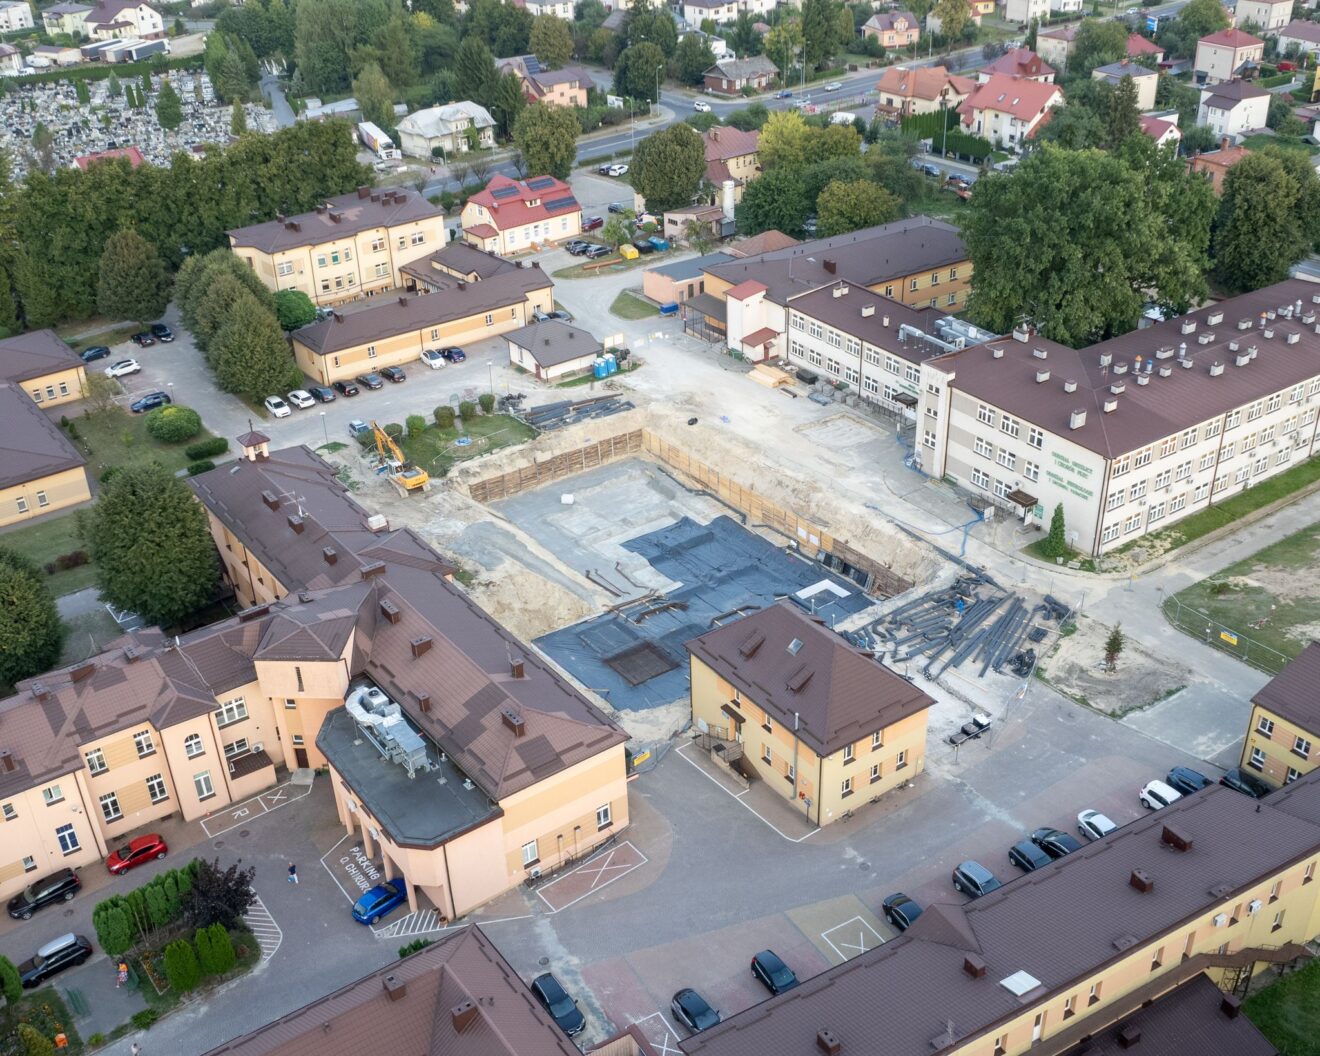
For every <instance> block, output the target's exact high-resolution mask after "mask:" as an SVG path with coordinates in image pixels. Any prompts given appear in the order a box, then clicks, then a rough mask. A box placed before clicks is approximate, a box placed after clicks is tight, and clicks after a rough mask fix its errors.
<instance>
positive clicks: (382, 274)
mask: <svg viewBox="0 0 1320 1056" xmlns="http://www.w3.org/2000/svg"><path fill="white" fill-rule="evenodd" d="M389 273H390V266H389V265H388V264H377V265H376V278H378V279H384V278H387V277H388V276H389Z"/></svg>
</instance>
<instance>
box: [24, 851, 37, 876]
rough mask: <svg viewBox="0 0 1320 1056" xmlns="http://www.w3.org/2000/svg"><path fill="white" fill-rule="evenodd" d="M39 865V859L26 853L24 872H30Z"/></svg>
mask: <svg viewBox="0 0 1320 1056" xmlns="http://www.w3.org/2000/svg"><path fill="white" fill-rule="evenodd" d="M36 867H37V860H36V859H35V858H33V857H32V855H30V854H29V855H25V856H24V858H23V872H25V873H30V872H32V870H33V869H35V868H36Z"/></svg>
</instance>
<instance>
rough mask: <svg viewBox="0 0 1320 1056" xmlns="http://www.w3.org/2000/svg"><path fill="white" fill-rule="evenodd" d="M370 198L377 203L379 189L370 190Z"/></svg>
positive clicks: (378, 200)
mask: <svg viewBox="0 0 1320 1056" xmlns="http://www.w3.org/2000/svg"><path fill="white" fill-rule="evenodd" d="M371 200H372V201H373V202H377V203H379V202H380V192H379V191H373V192H372V195H371Z"/></svg>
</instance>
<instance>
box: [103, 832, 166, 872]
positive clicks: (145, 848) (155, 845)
mask: <svg viewBox="0 0 1320 1056" xmlns="http://www.w3.org/2000/svg"><path fill="white" fill-rule="evenodd" d="M169 852H170V849H169V847H168V846H166V844H165V841H164V839H162V838H161V836H160V834H159V833H156V832H149V833H147V835H145V836H138V837H136V838H135V839H132V840H129V841H128V843H126V844H124V846H122V847H120V848H119V850H117V851H115V852H114V853H113V854H111V855H110V857H109V858H107V859H106V860H105V867H106V868H107V869H109V870H110V872H112V873H114V874H115V875H116V876H119V875H121V874H123V873H126V872H128V871H129V870H130V869H136V868H137V867H138V866H139V865H141V864H142V863H143V862H146V861H150V860H151V859H152V858H164V857H165V855H167V854H169Z"/></svg>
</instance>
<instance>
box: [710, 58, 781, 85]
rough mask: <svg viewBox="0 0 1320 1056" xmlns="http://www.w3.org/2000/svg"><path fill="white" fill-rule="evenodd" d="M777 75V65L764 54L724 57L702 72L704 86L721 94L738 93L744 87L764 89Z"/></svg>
mask: <svg viewBox="0 0 1320 1056" xmlns="http://www.w3.org/2000/svg"><path fill="white" fill-rule="evenodd" d="M777 76H779V67H778V66H776V65H775V64H774V63H773V62H771V61H770V60H769V59H768V58H766V57H765V56H764V55H757V56H755V57H754V58H750V59H724V60H723V61H721V62H717V63H716V64H715V65H714V66H712V67H711V68H710V69H708V70H706V71H705V72H704V73H703V74H702V80H703V82H704V84H705V86H706V87H707V88H708V89H710V91H712V92H719V93H720V94H721V95H738V94H739V93H741V92H742V90H743V89H744V88H752V89H755V90H756V91H764V90H765V89H767V88H769V87H770V82H771V81H773V80H774V79H775V78H776V77H777Z"/></svg>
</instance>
